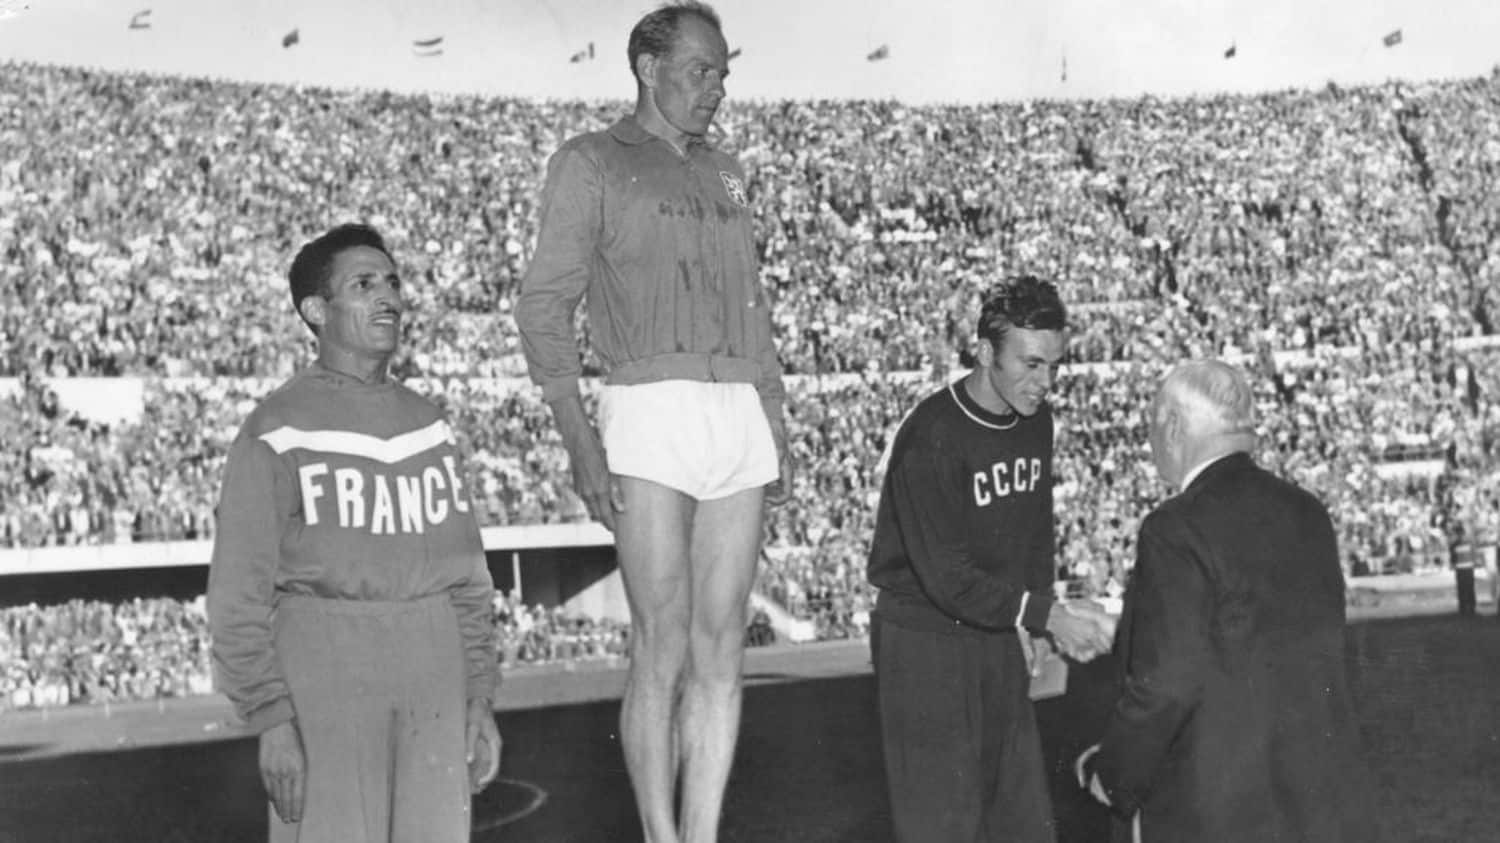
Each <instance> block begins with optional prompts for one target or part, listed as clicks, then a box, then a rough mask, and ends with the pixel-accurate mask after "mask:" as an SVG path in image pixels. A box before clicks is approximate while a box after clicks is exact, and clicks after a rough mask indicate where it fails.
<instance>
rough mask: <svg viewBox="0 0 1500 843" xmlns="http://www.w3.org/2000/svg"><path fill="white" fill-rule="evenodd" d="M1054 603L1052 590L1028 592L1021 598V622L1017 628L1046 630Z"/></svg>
mask: <svg viewBox="0 0 1500 843" xmlns="http://www.w3.org/2000/svg"><path fill="white" fill-rule="evenodd" d="M1054 602H1055V601H1054V600H1053V597H1052V592H1051V590H1050V589H1049V590H1045V591H1028V592H1026V594H1025V595H1024V596H1022V598H1021V611H1020V621H1019V623H1018V624H1017V626H1025V627H1029V628H1031V629H1046V628H1047V616H1048V615H1050V614H1051V613H1052V604H1053V603H1054Z"/></svg>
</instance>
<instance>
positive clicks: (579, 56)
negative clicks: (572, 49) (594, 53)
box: [568, 50, 589, 64]
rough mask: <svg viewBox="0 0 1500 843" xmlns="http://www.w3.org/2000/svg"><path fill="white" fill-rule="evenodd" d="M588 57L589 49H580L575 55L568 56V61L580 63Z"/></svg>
mask: <svg viewBox="0 0 1500 843" xmlns="http://www.w3.org/2000/svg"><path fill="white" fill-rule="evenodd" d="M588 57H589V51H588V50H579V51H578V52H576V53H574V54H573V55H571V56H568V62H569V63H570V64H577V63H579V62H581V61H585V60H587V59H588Z"/></svg>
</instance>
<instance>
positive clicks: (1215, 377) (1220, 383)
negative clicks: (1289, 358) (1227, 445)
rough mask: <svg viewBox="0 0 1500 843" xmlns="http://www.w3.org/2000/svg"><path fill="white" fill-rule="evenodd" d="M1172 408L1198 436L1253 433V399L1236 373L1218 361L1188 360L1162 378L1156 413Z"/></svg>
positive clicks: (1243, 380) (1227, 365)
mask: <svg viewBox="0 0 1500 843" xmlns="http://www.w3.org/2000/svg"><path fill="white" fill-rule="evenodd" d="M1168 407H1171V408H1175V409H1177V410H1178V412H1180V413H1182V415H1183V418H1184V420H1185V421H1187V422H1188V424H1189V426H1190V427H1192V429H1193V430H1194V432H1196V433H1200V434H1205V435H1208V434H1222V433H1247V434H1252V435H1253V434H1254V433H1255V395H1254V394H1253V393H1252V392H1251V391H1250V381H1249V380H1248V379H1247V378H1246V377H1245V375H1244V373H1243V372H1241V371H1240V370H1239V369H1236V368H1235V367H1233V366H1231V365H1229V364H1228V363H1224V362H1222V361H1219V360H1189V361H1187V362H1186V363H1179V364H1177V365H1176V366H1175V367H1173V369H1172V371H1170V372H1168V373H1167V376H1166V377H1164V378H1162V381H1161V388H1160V389H1159V390H1158V391H1157V394H1156V408H1157V413H1161V412H1162V410H1164V409H1166V408H1168Z"/></svg>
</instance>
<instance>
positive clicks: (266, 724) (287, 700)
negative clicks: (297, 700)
mask: <svg viewBox="0 0 1500 843" xmlns="http://www.w3.org/2000/svg"><path fill="white" fill-rule="evenodd" d="M296 716H297V710H296V709H295V708H293V707H292V698H291V697H277V698H276V699H274V700H271V701H270V702H268V703H266V704H265V705H263V706H261V707H260V708H257V709H255V710H254V711H251V712H250V713H248V714H246V715H245V723H246V725H248V726H249V727H250V729H251V731H253V732H255V733H256V734H260V733H261V732H264V731H265V730H267V729H269V728H271V727H272V726H280V725H281V724H282V723H285V722H287V721H288V720H292V719H294V718H295V717H296Z"/></svg>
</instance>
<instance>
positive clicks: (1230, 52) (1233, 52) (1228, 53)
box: [1224, 44, 1240, 59]
mask: <svg viewBox="0 0 1500 843" xmlns="http://www.w3.org/2000/svg"><path fill="white" fill-rule="evenodd" d="M1239 52H1240V48H1239V47H1238V46H1237V45H1235V44H1230V45H1229V49H1227V50H1225V51H1224V58H1226V59H1232V58H1234V57H1235V56H1237V55H1239Z"/></svg>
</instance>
